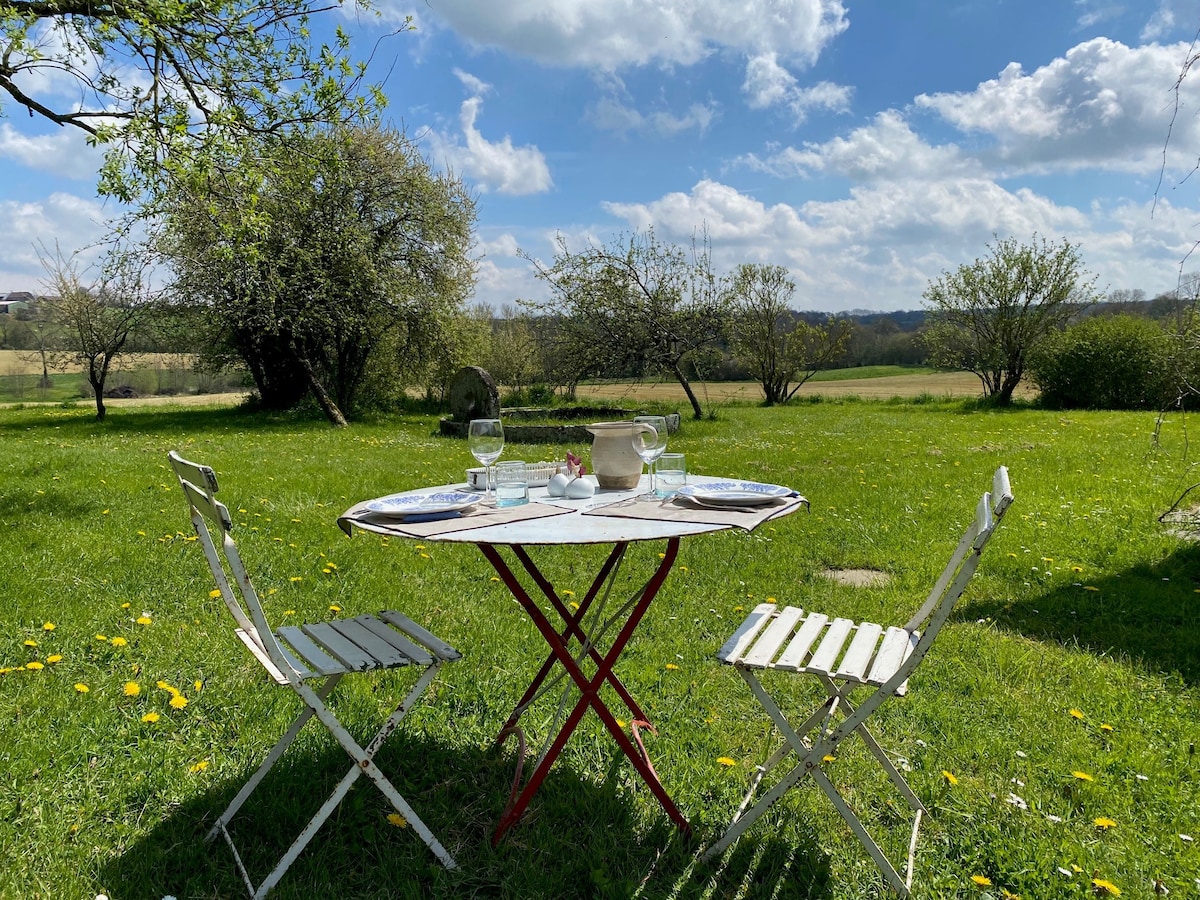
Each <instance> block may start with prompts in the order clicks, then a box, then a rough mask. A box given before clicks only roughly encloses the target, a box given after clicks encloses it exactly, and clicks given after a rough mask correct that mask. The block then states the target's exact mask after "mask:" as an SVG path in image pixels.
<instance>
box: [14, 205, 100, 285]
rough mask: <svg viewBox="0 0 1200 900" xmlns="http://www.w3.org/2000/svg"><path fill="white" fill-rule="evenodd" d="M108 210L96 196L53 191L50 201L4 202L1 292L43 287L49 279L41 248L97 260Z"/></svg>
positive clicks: (84, 259) (83, 258) (86, 261)
mask: <svg viewBox="0 0 1200 900" xmlns="http://www.w3.org/2000/svg"><path fill="white" fill-rule="evenodd" d="M104 219H105V216H104V209H103V207H102V206H101V205H100V203H98V202H97V201H95V200H88V199H85V198H83V197H77V196H75V195H73V194H66V193H54V194H51V195H50V196H49V197H47V198H46V199H45V200H40V201H35V202H18V201H13V200H0V248H3V250H2V252H0V292H7V291H35V292H38V291H41V290H42V282H43V281H44V280H45V278H46V272H45V269H43V268H42V264H41V261H40V260H39V258H38V247H39V246H43V247H45V248H46V249H47V250H48V251H49V252H51V253H53V252H54V248H55V245H56V244H57V245H58V246H59V247H60V248H61V249H62V252H63V254H64V255H66V256H69V255H70V254H71V253H73V252H75V251H80V254H79V260H80V261H81V263H82V264H83V265H84V266H86V265H87V264H88V263H89V262H91V261H93V260H95V258H96V255H97V254H96V251H94V250H89V249H87V248H89V247H91V246H93V245H94V244H95V243H96V242H97V241H99V240H100V239H101V238H102V237H103V236H104V235H105V233H106V229H105V226H104V224H103V223H104Z"/></svg>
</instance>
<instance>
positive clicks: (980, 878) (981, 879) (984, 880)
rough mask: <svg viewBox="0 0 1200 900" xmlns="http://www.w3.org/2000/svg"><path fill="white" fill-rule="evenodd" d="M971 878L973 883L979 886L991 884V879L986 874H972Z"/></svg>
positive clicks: (989, 885)
mask: <svg viewBox="0 0 1200 900" xmlns="http://www.w3.org/2000/svg"><path fill="white" fill-rule="evenodd" d="M971 880H972V881H973V882H975V884H977V885H979V887H991V886H992V879H990V878H988V877H987V876H986V875H972V876H971Z"/></svg>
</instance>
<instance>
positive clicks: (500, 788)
mask: <svg viewBox="0 0 1200 900" xmlns="http://www.w3.org/2000/svg"><path fill="white" fill-rule="evenodd" d="M377 761H378V762H379V765H380V768H381V769H383V771H384V772H385V773H386V774H387V775H388V777H389V778H390V779H391V780H392V782H393V784H395V785H396V787H397V789H398V790H399V791H400V793H401V794H402V795H403V796H404V797H405V798H406V799H407V800H408V801H409V802H410V803H411V804H412V806H413V808H414V809H415V810H416V812H417V813H418V815H420V816H421V818H422V819H423V820H424V821H425V823H426V825H428V826H429V828H430V829H431V830H432V831H433V833H434V834H435V835H436V836H437V837H438V838H439V840H441V841H442V843H443V844H444V845H445V846H446V847H447V849H448V850H449V851H450V853H451V854H452V855H453V856H454V858H455V860H456V861H457V862H458V868H457V869H453V870H447V869H444V868H442V866H441V865H440V864H439V863H438V861H437V860H436V858H435V857H434V856H433V854H432V853H431V852H430V851H429V850H428V848H426V846H425V844H424V843H423V842H422V841H421V840H420V838H419V837H418V836H417V835H416V834H415V833H413V831H412V830H411V829H410V828H398V827H396V826H394V825H392V824H389V823H388V821H387V815H388V813H390V812H392V808H391V806H390V805H389V804H388V803H387V802H386V800H384V798H383V796H382V795H381V794H380V793H379V792H378V791H377V790H376V789H375V788H374V786H373V785H372V784H371V783H370V782H369V781H368V780H367V779H366V778H365V777H364V778H360V779H359V780H358V782H357V783H356V784H355V786H354V787H353V788H352V789H351V791H350V793H349V795H348V796H347V797H346V798H345V799H344V800H343V801H342V803H341V804H340V805H339V806H338V808H337V809H336V810H335V811H334V813H333V814H332V815H331V816H330V818H329V819H328V820H327V821H326V822H325V824H324V825H323V826H322V827H321V829H320V830H319V831H318V832H317V835H316V837H315V838H314V839H313V841H312V843H311V844H310V845H309V846H308V847H307V848H306V849H305V850H304V852H303V853H301V854H300V856H299V857H298V858H297V859H296V861H295V862H294V863H293V865H292V867H291V868H290V869H289V871H288V872H287V874H286V875H285V876H284V877H283V879H282V880H281V881H280V883H279V884H278V885H277V886H276V888H275V889H274V890H273V891H272V892H271V895H270V896H271V897H272V900H276V898H277V900H287V898H306V900H307V898H312V897H338V898H358V897H362V898H375V897H378V898H385V897H386V898H413V900H416V898H430V897H432V898H442V897H445V898H450V897H463V896H474V897H503V898H514V900H516V898H521V900H526V898H557V897H596V898H614V900H616V898H629V897H633V896H635V895H636V896H639V897H644V898H657V897H668V896H670V897H680V898H701V897H725V896H732V895H733V894H735V893H736V894H738V895H739V896H743V897H747V898H753V897H806V898H807V897H812V898H818V897H827V896H829V892H828V876H827V864H826V862H825V858H824V857H823V856H822V855H821V853H820V851H818V850H817V849H816V845H815V841H814V843H813V844H812V845H811V846H808V845H806V846H804V847H800V848H796V847H785V846H784V845H783V844H782V843H781V842H779V841H777V840H773V839H772V840H765V841H764V842H762V843H760V842H759V841H758V840H756V839H755V838H753V837H751V836H747V837H746V838H743V839H742V841H741V842H740V844H739V846H738V847H736V848H735V849H734V850H733V851H731V852H730V853H729V854H728V855H727V859H726V861H725V862H723V863H722V864H720V866H719V868H718V867H716V866H713V867H709V866H704V865H701V864H698V863H697V862H696V860H697V857H698V855H699V852H700V848H699V845H697V844H696V843H695V842H693V841H691V840H689V839H687V838H685V837H684V836H682V835H681V834H680V833H679V832H678V831H677V830H676V829H675V827H674V826H673V825H672V824H671V823H670V822H669V821H668V820H667V819H666V817H665V816H662V815H657V816H653V817H652V819H651V823H650V824H649V825H648V826H647V825H645V819H644V810H642V811H641V812H639V810H638V809H637V808H636V807H637V806H638V805H639V804H643V803H644V802H653V801H652V800H650V799H649V798H648V796H647V797H645V798H643V797H641V796H637V797H635V796H633V795H632V794H631V793H630V791H628V790H627V789H626V788H625V786H624V785H625V784H626V783H627V782H628V781H629V778H630V777H631V776H630V773H629V772H628V771H627V770H628V767H627V766H625V767H622V766H616V765H614V766H613V767H611V768H610V770H609V773H608V775H607V776H606V777H605V778H604V779H603V780H602V781H601V782H599V783H597V782H596V781H592V780H587V779H583V778H580V777H579V776H578V775H576V774H575V773H574V772H572V771H571V770H570V768H568V767H567V766H565V765H558V766H556V767H555V768H554V769H553V770H552V771H551V773H550V775H549V777H548V778H547V779H546V781H545V782H544V783H543V785H542V788H541V790H540V791H539V793H538V795H537V797H536V798H535V799H534V802H533V804H532V805H531V806H530V809H529V810H528V811H527V812H526V814H525V817H524V818H523V819H522V821H521V822H520V823H518V824H517V825H516V826H515V827H514V828H513V829H512V830H511V831H510V832H509V833H508V834H507V835H506V836H505V837H504V839H503V840H502V841H501V842H500V844H499V845H498V846H497V847H493V846H492V844H491V836H492V831H493V829H494V827H495V824H496V822H497V821H498V820H499V817H500V814H501V811H502V808H503V805H504V802H505V799H506V798H507V796H508V790H509V785H510V782H511V778H512V772H513V766H514V765H515V761H516V759H515V755H513V754H510V753H508V752H505V751H501V750H497V749H494V748H491V747H487V748H482V749H481V748H477V747H470V746H468V747H466V748H464V747H461V746H452V745H451V744H449V743H446V742H442V741H437V740H429V739H423V738H420V737H411V736H409V735H408V734H406V733H401V734H397V735H396V736H394V737H393V738H392V740H391V741H389V742H388V744H386V745H385V747H384V750H383V751H382V752H381V753H380V754H379V756H378V757H377ZM348 764H349V760H348V757H347V756H346V755H345V754H344V753H343V752H342V751H341V749H340V748H339V747H337V746H336V745H334V744H333V743H332V741H331V740H321V741H320V746H319V747H316V746H313V747H305V748H300V747H299V746H293V748H291V750H289V752H288V753H287V754H285V756H284V758H283V759H282V760H281V761H280V762H279V763H278V764H277V765H276V766H275V768H274V769H273V770H272V771H271V773H270V774H269V775H268V777H267V778H266V779H265V780H264V782H263V783H262V784H261V785H259V787H258V789H257V790H256V791H255V793H254V794H252V795H251V797H250V799H249V800H248V801H247V803H246V805H245V806H244V807H243V808H242V810H241V811H240V812H239V813H238V815H237V816H236V817H235V818H234V820H233V823H232V825H231V830H232V832H233V835H234V839H235V840H236V841H237V842H238V847H239V851H240V852H241V854H242V857H243V859H244V861H245V863H246V866H247V868H248V870H249V871H250V874H251V877H252V879H253V880H254V881H255V883H256V884H258V883H260V882H261V880H262V879H263V878H264V877H265V876H266V874H267V873H268V872H269V871H270V870H271V869H272V868H273V867H274V865H275V863H276V861H277V860H278V859H279V858H280V857H281V856H282V855H283V854H284V852H285V851H286V850H287V848H288V846H289V845H290V843H291V841H292V840H293V839H294V837H295V836H296V835H297V834H299V832H300V831H301V829H302V828H303V827H304V825H305V824H306V823H307V821H308V819H309V817H310V816H311V815H312V814H313V813H314V812H315V811H316V809H317V807H318V806H319V805H320V803H321V802H322V801H323V800H324V799H325V797H326V796H328V794H329V792H330V791H332V789H333V786H334V785H335V783H336V782H337V780H338V779H339V778H340V777H341V776H342V775H344V774H345V772H346V767H347V765H348ZM252 771H253V770H252V769H251V768H247V769H245V770H244V771H238V772H236V773H232V774H228V775H226V776H225V777H223V778H221V779H220V780H219V781H215V782H213V784H212V786H211V787H209V788H208V789H207V790H204V791H203V792H201V793H199V794H197V795H195V796H193V797H192V798H191V799H189V800H187V801H186V802H184V803H182V804H180V805H178V806H176V807H174V808H173V811H172V812H171V814H170V815H169V816H167V817H166V818H165V819H164V820H163V821H161V822H160V823H159V824H158V825H156V826H154V827H153V828H151V829H150V830H149V831H148V832H146V833H144V834H143V835H142V836H141V837H140V838H138V839H137V840H135V841H133V842H132V843H130V844H127V845H125V846H124V847H123V848H122V849H121V851H120V853H119V855H116V856H114V857H112V858H111V859H109V860H107V861H105V862H103V863H102V864H101V865H100V870H99V873H98V874H99V877H100V882H101V883H102V884H103V885H105V886H106V889H107V890H108V891H109V892H110V893H113V894H115V895H119V896H121V897H122V898H127V900H162V898H163V897H164V896H173V897H179V898H184V897H222V898H224V897H239V896H242V897H244V896H246V895H247V892H246V889H245V886H244V884H243V882H242V880H241V878H240V876H239V874H238V871H237V867H236V863H235V861H234V858H233V855H232V854H231V853H230V852H229V848H228V847H227V846H226V845H225V843H224V841H223V840H221V839H220V838H218V839H217V840H215V841H213V842H212V843H206V842H205V840H204V837H205V835H206V833H207V832H208V830H209V829H210V828H211V826H212V824H213V822H214V821H215V820H216V817H217V816H218V815H219V814H220V812H221V811H223V810H224V809H225V807H226V806H227V805H228V804H229V802H230V800H231V799H232V798H233V796H234V795H235V794H236V793H237V791H238V790H239V789H240V787H241V785H242V784H243V783H244V782H245V780H246V779H247V778H248V777H249V776H250V774H251V772H252ZM528 771H529V767H528V766H527V767H526V772H527V773H528ZM642 793H645V792H642ZM639 823H641V824H640V825H639ZM693 869H694V870H695V871H694V872H693Z"/></svg>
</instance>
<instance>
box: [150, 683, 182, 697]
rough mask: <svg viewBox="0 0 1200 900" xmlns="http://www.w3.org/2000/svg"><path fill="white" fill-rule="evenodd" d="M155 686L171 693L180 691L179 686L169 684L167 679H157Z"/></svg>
mask: <svg viewBox="0 0 1200 900" xmlns="http://www.w3.org/2000/svg"><path fill="white" fill-rule="evenodd" d="M154 686H155V687H156V688H158V689H159V690H160V691H166V692H167V693H169V694H178V693H179V688H175V687H171V685H169V684H167V683H166V682H165V681H156V682H154Z"/></svg>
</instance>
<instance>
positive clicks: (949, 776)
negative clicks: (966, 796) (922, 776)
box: [942, 769, 958, 787]
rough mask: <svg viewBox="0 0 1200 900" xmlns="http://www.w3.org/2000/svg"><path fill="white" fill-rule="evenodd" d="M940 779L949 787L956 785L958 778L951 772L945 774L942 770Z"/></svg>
mask: <svg viewBox="0 0 1200 900" xmlns="http://www.w3.org/2000/svg"><path fill="white" fill-rule="evenodd" d="M942 777H943V778H945V779H946V783H947V784H948V785H950V786H951V787H953V786H954V785H956V784H958V778H956V777H955V775H954V773H953V772H947V771H946V770H945V769H942Z"/></svg>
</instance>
